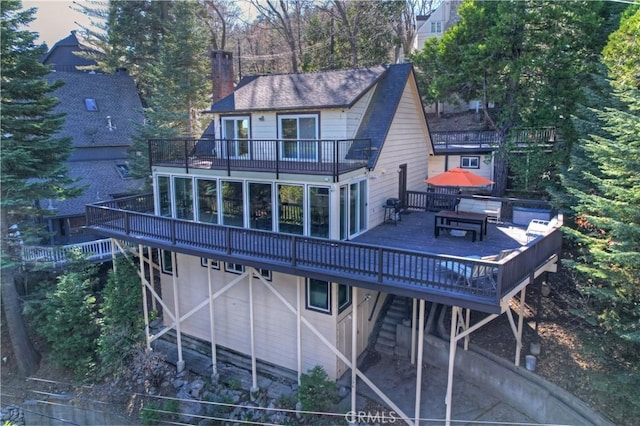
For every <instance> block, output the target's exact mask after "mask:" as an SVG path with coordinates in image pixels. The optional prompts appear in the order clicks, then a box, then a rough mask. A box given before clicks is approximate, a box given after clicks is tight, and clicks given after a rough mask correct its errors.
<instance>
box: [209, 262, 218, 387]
mask: <svg viewBox="0 0 640 426" xmlns="http://www.w3.org/2000/svg"><path fill="white" fill-rule="evenodd" d="M207 278H208V284H209V326H210V327H211V335H210V336H211V380H212V381H213V382H214V383H217V382H218V378H219V376H218V356H217V354H216V318H215V312H214V310H213V309H214V306H213V305H214V299H213V268H212V264H211V259H207Z"/></svg>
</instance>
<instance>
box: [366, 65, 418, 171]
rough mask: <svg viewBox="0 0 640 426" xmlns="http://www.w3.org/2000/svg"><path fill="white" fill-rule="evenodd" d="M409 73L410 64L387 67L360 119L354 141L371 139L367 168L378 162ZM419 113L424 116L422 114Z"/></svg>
mask: <svg viewBox="0 0 640 426" xmlns="http://www.w3.org/2000/svg"><path fill="white" fill-rule="evenodd" d="M411 73H413V65H412V64H410V63H405V64H396V65H389V67H388V68H387V73H386V75H385V76H384V78H383V79H382V80H381V81H380V83H379V84H378V86H377V87H376V90H375V92H374V94H373V98H372V99H371V102H370V104H369V108H368V109H367V111H366V113H365V115H364V117H363V118H362V123H361V124H360V127H359V128H358V132H357V133H356V139H371V147H372V148H373V151H372V152H373V155H371V157H370V160H369V168H373V167H374V166H375V163H376V162H377V161H378V155H377V154H378V153H379V152H380V150H381V149H382V145H383V144H384V141H385V139H386V137H387V134H388V133H389V128H390V127H391V122H392V120H393V117H394V115H395V114H396V110H397V109H398V105H399V103H400V98H401V97H402V93H403V91H404V88H405V86H406V84H407V80H408V78H409V75H411ZM420 113H421V114H422V115H423V116H424V114H423V113H422V112H420ZM425 126H426V119H425Z"/></svg>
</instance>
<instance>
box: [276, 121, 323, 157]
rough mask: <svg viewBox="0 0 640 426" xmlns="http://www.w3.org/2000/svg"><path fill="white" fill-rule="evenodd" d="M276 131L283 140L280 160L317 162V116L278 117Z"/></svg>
mask: <svg viewBox="0 0 640 426" xmlns="http://www.w3.org/2000/svg"><path fill="white" fill-rule="evenodd" d="M278 130H279V134H280V138H281V139H283V141H282V142H281V144H282V145H281V146H280V158H281V159H283V160H298V161H317V160H318V142H317V139H318V134H319V130H318V115H317V114H302V115H280V116H278Z"/></svg>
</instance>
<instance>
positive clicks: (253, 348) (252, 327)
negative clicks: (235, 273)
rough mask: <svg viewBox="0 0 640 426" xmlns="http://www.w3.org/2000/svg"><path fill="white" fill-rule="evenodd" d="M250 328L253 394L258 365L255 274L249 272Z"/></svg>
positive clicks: (256, 384) (255, 387)
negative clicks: (254, 306) (254, 292)
mask: <svg viewBox="0 0 640 426" xmlns="http://www.w3.org/2000/svg"><path fill="white" fill-rule="evenodd" d="M249 326H250V339H251V392H252V393H253V392H255V391H257V390H258V372H257V365H256V336H255V324H254V315H253V273H251V271H249Z"/></svg>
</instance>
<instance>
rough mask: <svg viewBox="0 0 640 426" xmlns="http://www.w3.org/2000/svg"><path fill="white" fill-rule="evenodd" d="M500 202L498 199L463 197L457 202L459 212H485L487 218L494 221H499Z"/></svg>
mask: <svg viewBox="0 0 640 426" xmlns="http://www.w3.org/2000/svg"><path fill="white" fill-rule="evenodd" d="M501 210H502V203H501V202H500V201H492V200H484V199H476V198H473V199H472V198H463V199H461V200H460V203H459V204H458V211H459V212H469V213H482V214H486V215H487V217H488V219H489V220H491V221H492V222H493V221H495V222H496V223H498V222H500V211H501Z"/></svg>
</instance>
